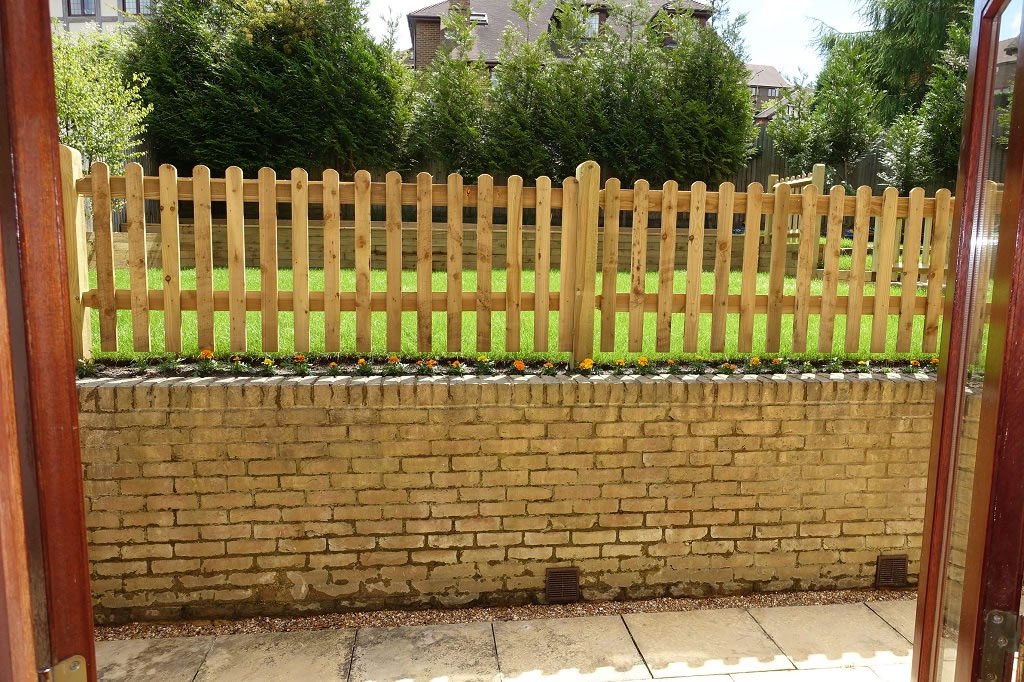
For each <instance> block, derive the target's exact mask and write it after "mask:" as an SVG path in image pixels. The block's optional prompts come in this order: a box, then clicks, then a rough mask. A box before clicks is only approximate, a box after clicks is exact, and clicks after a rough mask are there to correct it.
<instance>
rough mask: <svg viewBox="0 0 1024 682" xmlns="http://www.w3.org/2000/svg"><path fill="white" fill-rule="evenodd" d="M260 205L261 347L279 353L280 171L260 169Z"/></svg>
mask: <svg viewBox="0 0 1024 682" xmlns="http://www.w3.org/2000/svg"><path fill="white" fill-rule="evenodd" d="M258 177H259V190H260V198H259V206H260V219H259V223H260V328H261V338H262V341H261V342H262V348H263V350H264V351H266V352H270V353H276V352H277V350H278V348H279V344H280V340H279V338H278V337H279V333H278V320H277V191H276V186H277V174H276V173H274V169H273V168H261V169H260V172H259V176H258Z"/></svg>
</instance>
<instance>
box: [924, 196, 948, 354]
mask: <svg viewBox="0 0 1024 682" xmlns="http://www.w3.org/2000/svg"><path fill="white" fill-rule="evenodd" d="M951 204H952V202H951V200H950V191H949V190H948V189H940V190H939V191H938V192H936V193H935V219H934V221H933V222H932V235H931V236H932V240H931V248H930V253H931V256H930V262H929V264H928V265H929V267H928V298H927V303H926V307H925V315H924V340H923V341H922V344H921V350H923V351H924V352H925V353H934V352H935V351H936V350H937V349H938V344H939V315H940V314H941V313H942V287H943V284H944V283H945V280H946V258H947V254H948V245H947V242H948V240H949V226H950V225H949V221H950V208H951Z"/></svg>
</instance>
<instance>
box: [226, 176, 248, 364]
mask: <svg viewBox="0 0 1024 682" xmlns="http://www.w3.org/2000/svg"><path fill="white" fill-rule="evenodd" d="M224 183H225V193H226V196H227V231H228V300H229V303H228V311H229V312H228V319H229V326H230V341H231V352H232V353H244V352H245V349H246V344H247V339H246V324H245V203H244V201H243V196H244V189H243V188H244V178H243V176H242V169H241V168H239V167H238V166H231V167H230V168H228V169H227V170H226V171H225V173H224Z"/></svg>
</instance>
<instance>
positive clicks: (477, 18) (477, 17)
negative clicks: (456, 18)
mask: <svg viewBox="0 0 1024 682" xmlns="http://www.w3.org/2000/svg"><path fill="white" fill-rule="evenodd" d="M469 21H470V23H473V24H480V25H481V26H486V25H487V12H470V13H469Z"/></svg>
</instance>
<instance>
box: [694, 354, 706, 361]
mask: <svg viewBox="0 0 1024 682" xmlns="http://www.w3.org/2000/svg"><path fill="white" fill-rule="evenodd" d="M694 360H696V361H698V362H704V356H703V355H698V356H696V357H695V358H694Z"/></svg>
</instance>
